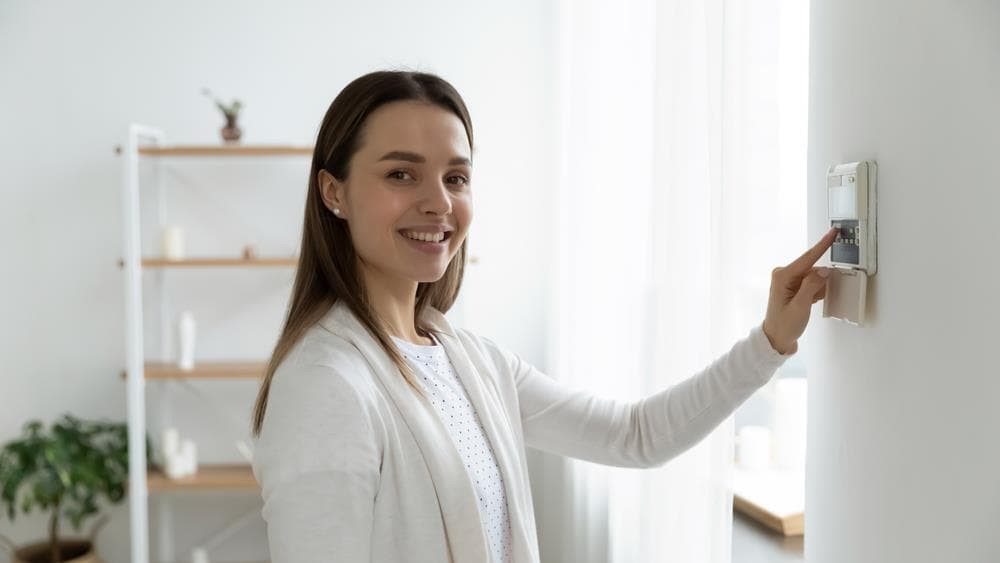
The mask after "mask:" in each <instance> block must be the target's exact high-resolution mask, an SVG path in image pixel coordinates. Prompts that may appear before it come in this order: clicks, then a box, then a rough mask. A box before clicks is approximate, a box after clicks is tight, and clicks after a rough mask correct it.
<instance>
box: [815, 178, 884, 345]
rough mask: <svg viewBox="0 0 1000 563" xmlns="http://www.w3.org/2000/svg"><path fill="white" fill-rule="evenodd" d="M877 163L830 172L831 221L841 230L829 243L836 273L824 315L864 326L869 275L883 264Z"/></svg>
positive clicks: (833, 274) (828, 180) (825, 300)
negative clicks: (879, 239)
mask: <svg viewBox="0 0 1000 563" xmlns="http://www.w3.org/2000/svg"><path fill="white" fill-rule="evenodd" d="M877 181H878V167H877V165H876V163H875V161H872V160H863V161H859V162H850V163H847V164H837V165H835V166H831V167H830V169H829V170H828V171H827V173H826V190H827V219H828V221H829V226H830V227H836V228H837V229H838V232H837V238H836V239H835V240H834V242H833V245H832V246H831V247H830V265H831V266H832V271H831V275H830V277H829V278H828V281H827V292H826V297H824V299H823V316H824V317H832V318H837V319H841V320H844V321H847V322H849V323H852V324H855V325H859V326H860V325H862V324H863V323H864V319H865V309H866V306H867V303H866V299H865V298H866V294H867V291H868V277H869V276H873V275H875V272H876V271H877V268H878V244H877V242H878V237H877V234H878V232H877V221H876V219H877V213H878V190H877Z"/></svg>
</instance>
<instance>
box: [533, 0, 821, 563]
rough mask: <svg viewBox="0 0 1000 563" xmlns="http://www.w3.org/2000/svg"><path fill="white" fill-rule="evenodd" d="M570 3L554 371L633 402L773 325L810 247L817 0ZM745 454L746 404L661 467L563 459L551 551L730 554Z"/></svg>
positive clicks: (560, 45) (564, 56)
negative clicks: (735, 480)
mask: <svg viewBox="0 0 1000 563" xmlns="http://www.w3.org/2000/svg"><path fill="white" fill-rule="evenodd" d="M555 19H556V27H557V34H556V37H557V42H556V45H557V48H556V61H555V69H556V74H555V80H556V88H555V92H556V94H555V96H556V100H555V101H556V108H557V112H556V116H555V123H556V130H557V139H556V141H557V145H558V147H557V148H558V150H557V153H558V155H559V159H558V173H557V185H556V189H555V198H556V201H555V209H556V214H555V225H554V231H555V237H554V245H555V249H554V252H555V256H556V259H555V263H554V265H553V267H554V275H553V286H552V299H551V304H552V305H551V307H552V308H551V311H550V314H551V318H552V319H553V322H552V323H550V333H549V345H550V350H551V351H552V357H551V362H550V375H552V376H553V377H555V378H556V379H558V380H561V381H565V382H567V383H570V384H572V385H574V386H580V387H582V388H586V389H588V390H590V391H591V392H593V393H596V394H601V395H604V396H607V397H612V398H615V399H620V400H625V401H630V400H637V399H639V398H641V397H644V396H647V395H650V394H652V393H655V392H657V391H659V390H661V389H664V388H666V387H668V386H670V385H672V384H675V383H677V382H679V381H681V380H683V379H685V378H687V377H690V376H691V375H693V374H694V373H696V372H697V371H699V370H701V369H702V368H704V367H705V366H707V365H708V364H709V363H710V362H711V361H712V360H713V359H714V358H715V357H716V356H718V355H719V354H722V353H724V352H725V351H727V350H728V349H729V347H730V346H732V344H733V342H735V340H737V339H738V338H741V337H743V336H744V335H745V334H746V332H747V331H748V330H749V329H750V328H751V327H752V326H753V325H754V324H757V323H760V322H761V321H762V320H763V315H764V311H765V308H766V303H767V289H768V283H769V280H770V272H771V269H772V268H773V267H774V266H778V265H782V264H784V263H787V262H788V261H789V260H790V259H792V258H793V257H794V256H796V255H797V254H798V253H800V252H801V249H803V248H805V246H804V245H805V243H806V238H805V217H806V204H805V201H806V200H805V198H806V183H805V180H806V178H805V158H806V146H805V143H806V115H807V107H806V99H807V98H806V96H807V61H808V52H807V51H808V36H807V34H808V4H807V3H806V2H804V1H802V2H798V1H792V0H764V1H757V2H752V3H742V2H738V1H728V0H704V1H700V2H699V1H696V0H686V1H685V0H678V1H673V0H664V1H659V2H656V1H653V0H622V1H615V2H610V1H607V2H599V1H578V0H560V1H559V2H558V3H557V9H556V18H555ZM611 327H614V328H613V329H612V328H611ZM732 458H733V424H732V418H730V419H729V420H727V421H726V422H724V423H723V424H722V425H720V426H719V427H718V428H717V429H716V430H715V431H714V432H713V433H712V434H711V435H709V436H708V437H707V438H705V439H704V440H703V441H702V442H700V443H699V444H698V445H696V446H695V447H693V448H692V449H690V450H688V451H687V452H685V453H684V454H682V455H680V456H678V457H676V458H674V459H673V460H671V461H670V462H668V463H667V464H666V465H664V466H663V467H659V468H655V469H628V468H614V467H604V466H600V465H597V464H593V463H589V462H584V461H580V460H562V461H560V462H559V463H560V465H557V466H556V468H555V469H553V470H551V471H547V472H546V474H545V476H544V479H545V480H546V486H545V487H543V489H544V490H547V491H552V493H551V494H550V495H548V496H547V497H546V501H545V502H546V503H548V502H555V503H556V504H557V506H546V508H545V512H546V514H545V515H544V517H543V518H540V521H539V522H540V524H539V531H540V543H541V544H542V553H543V557H544V560H546V561H566V562H569V561H573V562H583V563H591V562H606V561H615V562H633V561H642V562H653V561H664V562H666V561H669V562H697V563H702V562H707V563H728V562H729V561H730V560H731V553H730V551H731V534H732V489H731V484H732Z"/></svg>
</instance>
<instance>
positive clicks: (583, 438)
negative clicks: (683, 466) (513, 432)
mask: <svg viewBox="0 0 1000 563" xmlns="http://www.w3.org/2000/svg"><path fill="white" fill-rule="evenodd" d="M486 340H488V341H489V342H490V343H491V345H492V346H493V347H495V350H497V351H498V352H499V353H500V354H501V356H502V357H503V358H504V360H505V361H506V363H507V368H508V369H509V373H510V375H511V377H513V379H514V384H515V386H516V390H517V400H518V403H519V409H520V415H521V425H522V428H523V431H524V440H525V445H526V446H529V447H533V448H536V449H540V450H543V451H547V452H551V453H556V454H560V455H565V456H569V457H574V458H579V459H584V460H587V461H592V462H595V463H601V464H604V465H614V466H619V467H658V466H660V465H662V464H664V463H666V462H667V461H668V460H670V459H671V458H673V457H675V456H677V455H679V454H681V453H682V452H684V451H685V450H687V449H688V448H690V447H691V446H693V445H695V444H697V443H698V442H699V441H701V440H702V439H703V438H704V437H705V436H707V435H708V434H709V433H710V432H711V431H712V430H713V429H714V428H715V427H716V426H718V425H719V423H721V422H722V421H723V420H725V419H726V418H727V417H728V416H729V415H730V414H732V412H733V411H734V410H736V407H738V406H739V405H740V404H742V403H743V402H744V401H745V400H746V399H747V398H749V397H750V395H752V394H753V392H754V391H756V390H757V389H758V388H760V387H761V386H762V385H764V384H765V383H767V381H768V380H769V379H770V378H771V377H772V376H773V375H774V372H775V371H776V370H777V368H778V367H779V366H780V365H781V364H783V363H784V361H785V360H786V359H787V358H788V357H789V356H790V355H782V354H780V353H779V352H777V351H776V350H775V349H774V348H773V347H772V346H771V343H770V342H769V341H768V339H767V336H766V335H765V334H764V332H763V329H762V325H757V326H756V327H754V328H753V329H751V330H750V332H749V334H748V335H747V336H746V337H744V338H743V339H741V340H739V341H737V342H736V343H735V344H734V345H733V347H732V348H731V349H730V350H729V351H728V352H726V353H725V354H723V355H721V356H720V357H719V358H717V359H716V360H715V361H714V362H712V363H711V364H710V365H709V366H708V367H706V368H705V369H703V370H702V371H700V372H699V373H696V374H694V375H693V376H691V377H689V378H687V379H685V380H683V381H681V382H679V383H677V384H675V385H672V386H670V387H668V388H666V389H664V390H662V391H660V392H658V393H655V394H653V395H650V396H648V397H645V398H643V399H641V400H638V401H634V402H624V401H619V400H614V399H609V398H604V397H599V396H595V395H592V394H590V393H587V392H585V391H584V390H580V389H574V388H570V387H568V386H566V385H565V384H561V383H559V382H558V381H556V380H554V379H552V378H550V377H549V376H547V375H545V374H544V373H542V372H541V371H539V370H538V369H537V368H536V367H534V366H533V365H531V364H529V363H528V362H526V361H524V360H523V359H522V358H521V357H520V356H519V355H518V354H516V353H513V352H510V351H507V350H504V349H502V348H500V347H497V346H496V344H495V343H493V341H492V340H489V339H486ZM609 376H610V375H609Z"/></svg>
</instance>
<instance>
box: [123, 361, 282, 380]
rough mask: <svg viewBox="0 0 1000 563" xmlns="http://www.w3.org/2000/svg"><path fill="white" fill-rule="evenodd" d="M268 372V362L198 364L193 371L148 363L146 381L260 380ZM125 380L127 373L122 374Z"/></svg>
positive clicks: (145, 368) (159, 363) (145, 371)
mask: <svg viewBox="0 0 1000 563" xmlns="http://www.w3.org/2000/svg"><path fill="white" fill-rule="evenodd" d="M266 370H267V363H266V362H198V363H196V364H195V365H194V369H192V370H191V371H184V370H182V369H181V368H179V367H177V364H175V363H168V362H146V364H145V365H144V367H143V372H144V373H145V376H146V379H147V380H150V379H260V378H262V377H263V376H264V372H265V371H266ZM121 376H122V378H123V379H124V378H125V376H126V373H125V371H122V372H121Z"/></svg>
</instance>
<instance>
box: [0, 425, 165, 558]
mask: <svg viewBox="0 0 1000 563" xmlns="http://www.w3.org/2000/svg"><path fill="white" fill-rule="evenodd" d="M151 452H152V447H151V445H150V442H149V438H148V437H147V438H146V459H147V460H148V459H150V455H151ZM0 486H2V490H0V501H2V505H3V508H5V510H4V512H6V514H7V516H8V517H9V518H10V519H11V520H13V519H14V518H15V515H16V514H17V512H18V510H20V512H22V513H24V514H29V513H31V511H32V509H33V508H35V507H38V508H39V509H41V510H43V511H48V513H49V526H48V539H47V540H45V541H39V542H36V543H32V544H30V545H26V546H20V547H18V546H16V545H15V544H14V543H13V542H12V541H11V540H9V539H8V538H5V537H2V536H0V541H2V543H3V544H6V547H7V548H8V549H9V550H10V551H11V552H12V553H11V555H12V557H13V562H14V563H62V562H68V561H71V562H73V563H99V562H100V561H101V560H100V558H98V556H97V554H96V552H95V551H94V537H95V536H96V534H97V532H98V530H99V529H100V528H101V526H103V525H104V523H105V522H106V521H107V518H106V516H101V517H100V518H98V519H97V520H96V521H95V523H94V526H93V528H92V529H91V532H90V535H89V536H88V537H86V538H73V539H70V538H64V537H61V536H60V531H59V527H60V523H61V521H62V518H64V517H65V518H68V519H69V521H70V522H71V523H72V524H73V528H74V529H75V530H77V531H79V530H80V526H81V524H82V523H83V522H84V520H86V519H88V518H90V517H92V516H95V515H97V513H98V507H97V500H98V498H99V497H105V498H106V499H107V500H108V501H110V502H112V503H115V504H117V503H119V502H121V501H122V500H123V499H124V498H125V494H126V489H127V486H128V430H127V426H126V425H125V424H124V423H115V422H110V421H105V420H100V421H86V420H80V419H78V418H75V417H73V416H71V415H68V414H67V415H64V416H63V417H62V418H61V419H59V420H58V421H56V422H54V423H53V424H52V425H51V427H50V428H49V429H48V430H45V429H44V427H43V425H42V423H41V422H40V421H37V420H35V421H31V422H28V423H27V424H25V425H24V432H23V434H22V436H21V438H19V439H16V440H12V441H10V442H7V443H6V444H5V445H4V446H3V449H2V450H0Z"/></svg>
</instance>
